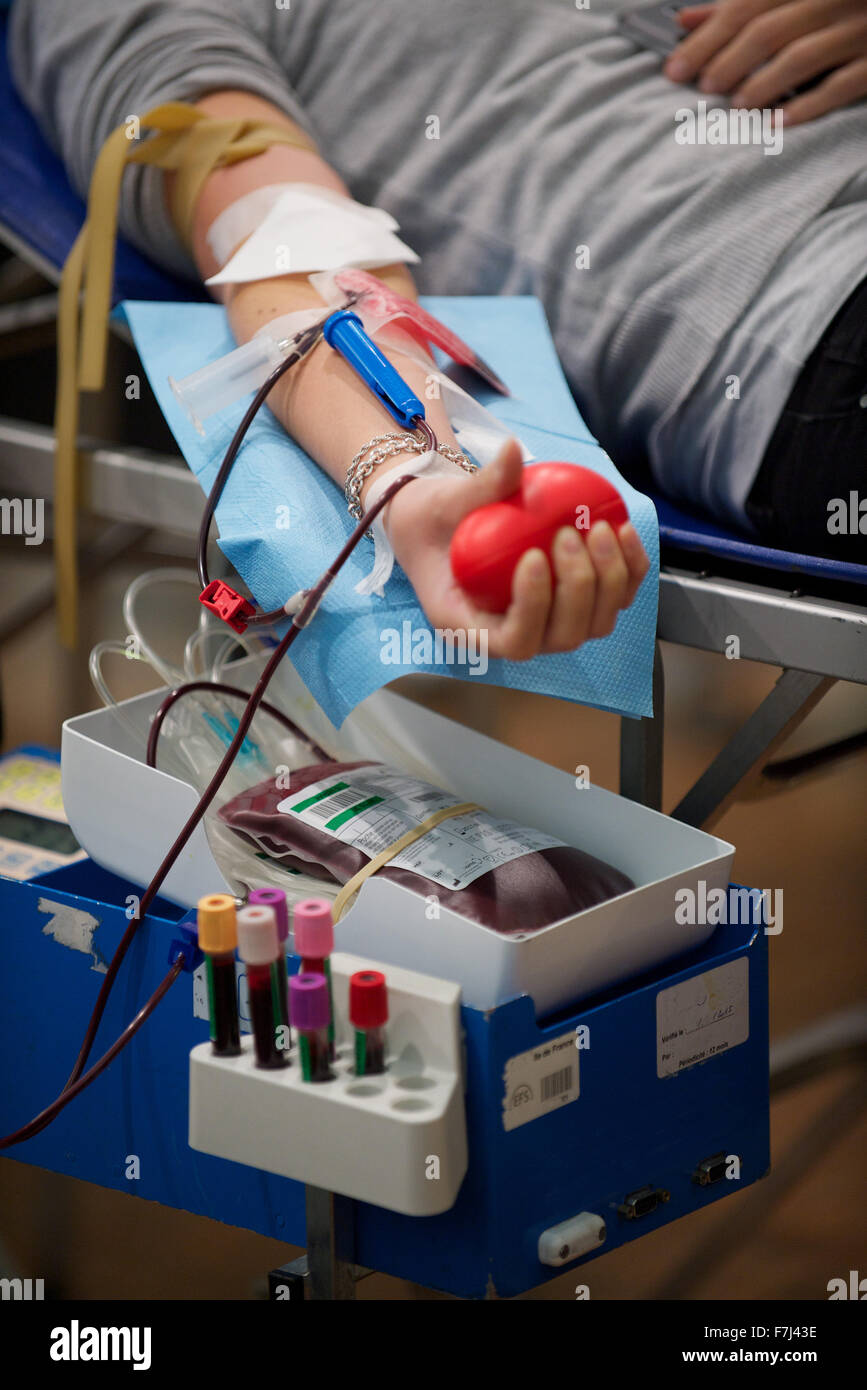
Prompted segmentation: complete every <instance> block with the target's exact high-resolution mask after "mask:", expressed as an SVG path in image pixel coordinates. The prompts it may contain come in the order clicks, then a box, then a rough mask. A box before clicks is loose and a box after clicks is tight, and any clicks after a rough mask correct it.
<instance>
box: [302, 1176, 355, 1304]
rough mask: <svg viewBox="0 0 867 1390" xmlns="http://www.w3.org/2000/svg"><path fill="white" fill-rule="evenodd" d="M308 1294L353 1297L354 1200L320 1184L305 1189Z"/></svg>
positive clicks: (312, 1295)
mask: <svg viewBox="0 0 867 1390" xmlns="http://www.w3.org/2000/svg"><path fill="white" fill-rule="evenodd" d="M305 1211H306V1216H307V1271H308V1272H307V1297H308V1298H311V1299H326V1300H329V1301H332V1300H335V1299H350V1298H355V1265H354V1264H353V1260H352V1256H353V1252H354V1246H355V1239H354V1236H355V1233H354V1212H353V1203H352V1202H351V1201H350V1199H349V1198H348V1197H338V1196H336V1195H335V1193H333V1192H326V1191H325V1190H324V1189H323V1188H321V1187H311V1186H310V1185H309V1183H308V1185H307V1187H306V1189H305Z"/></svg>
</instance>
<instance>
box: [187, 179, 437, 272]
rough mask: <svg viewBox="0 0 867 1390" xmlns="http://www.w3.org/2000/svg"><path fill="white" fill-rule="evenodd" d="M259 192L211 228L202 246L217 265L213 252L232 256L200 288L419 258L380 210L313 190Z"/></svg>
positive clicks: (294, 186) (286, 187) (289, 187)
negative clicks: (231, 251)
mask: <svg viewBox="0 0 867 1390" xmlns="http://www.w3.org/2000/svg"><path fill="white" fill-rule="evenodd" d="M260 193H262V190H256V192H255V193H254V194H249V193H247V194H245V195H244V196H243V197H242V198H239V199H238V200H237V202H235V203H232V204H231V205H230V206H229V207H228V208H226V209H225V210H224V211H223V212H222V213H220V216H219V217H217V218H216V219H215V221H214V222H213V223H212V224H211V227H210V229H209V232H208V240H209V242H211V246H212V249H215V248H216V249H215V255H216V256H217V260H222V259H223V257H222V255H220V254H217V249H218V250H219V252H222V253H224V254H228V250H229V249H232V248H234V247H237V250H235V251H234V254H232V255H231V256H230V258H229V260H228V261H227V262H226V263H225V264H224V265H223V267H222V269H221V270H219V271H218V272H217V273H216V274H215V275H212V276H211V277H210V279H209V280H207V281H206V282H205V283H206V284H208V285H225V284H242V283H244V282H246V281H248V280H269V279H273V278H274V277H275V276H278V275H294V274H306V273H310V272H314V271H323V270H337V269H340V268H341V267H347V266H352V267H356V268H361V269H363V268H365V267H376V266H384V265H392V264H394V263H395V262H397V261H402V262H404V263H408V264H412V263H414V262H416V261H418V259H419V258H418V256H417V255H416V254H415V252H414V251H413V250H411V249H410V247H409V246H407V245H406V243H405V242H403V241H401V239H400V237H399V236H397V235H396V233H397V231H398V230H399V228H398V224H397V222H396V221H395V220H394V218H393V217H392V216H391V214H390V213H387V212H385V211H384V209H382V208H371V207H366V206H365V205H364V204H363V203H356V202H354V201H353V199H351V198H346V197H343V196H342V195H341V194H339V193H335V192H334V190H332V189H328V188H319V187H317V186H316V185H315V184H305V183H290V184H283V185H279V184H278V185H270V186H269V189H268V190H265V195H264V196H262V197H260ZM264 209H267V210H265V211H264V215H263V210H264ZM243 237H246V240H242V238H243ZM239 241H241V245H238V242H239Z"/></svg>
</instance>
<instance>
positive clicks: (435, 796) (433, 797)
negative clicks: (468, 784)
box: [413, 791, 443, 806]
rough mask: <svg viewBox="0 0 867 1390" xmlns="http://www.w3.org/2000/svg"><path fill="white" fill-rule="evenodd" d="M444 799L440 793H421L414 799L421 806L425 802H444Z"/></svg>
mask: <svg viewBox="0 0 867 1390" xmlns="http://www.w3.org/2000/svg"><path fill="white" fill-rule="evenodd" d="M442 798H443V794H442V792H440V791H432V792H420V793H419V794H418V795H417V796H415V797H413V800H414V801H416V802H417V803H418V804H419V805H420V806H421V805H423V804H424V802H425V801H442Z"/></svg>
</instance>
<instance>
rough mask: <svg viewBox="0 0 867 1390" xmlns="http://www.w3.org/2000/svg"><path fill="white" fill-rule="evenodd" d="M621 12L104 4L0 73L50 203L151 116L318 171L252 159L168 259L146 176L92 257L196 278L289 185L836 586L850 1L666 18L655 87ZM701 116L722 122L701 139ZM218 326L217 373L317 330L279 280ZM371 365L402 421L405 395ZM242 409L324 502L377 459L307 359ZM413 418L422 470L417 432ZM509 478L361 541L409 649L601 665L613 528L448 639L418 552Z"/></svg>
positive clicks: (223, 178) (348, 398) (451, 2)
mask: <svg viewBox="0 0 867 1390" xmlns="http://www.w3.org/2000/svg"><path fill="white" fill-rule="evenodd" d="M635 8H637V6H636V5H635V3H633V0H593V4H592V6H589V7H587V8H584V7H579V6H578V5H575V4H571V3H570V4H567V3H566V0H563V3H552V4H546V5H527V4H526V3H525V0H496V2H495V3H482V0H475V2H474V3H468V0H438V3H437V4H436V5H431V4H430V3H429V0H377V3H376V4H369V5H366V6H359V5H358V4H357V0H329V3H328V4H324V3H322V0H294V3H293V4H292V5H291V7H289V6H288V5H287V6H283V5H282V4H261V3H258V0H226V3H225V4H224V5H223V6H221V7H219V9H214V8H213V7H212V6H209V5H206V4H204V3H201V2H200V0H181V3H178V0H172V3H168V2H167V0H166V2H163V0H128V3H126V4H125V5H124V6H123V8H122V11H120V12H118V11H117V10H116V8H115V6H114V5H113V4H112V0H78V3H76V5H74V6H70V5H68V4H66V3H64V0H16V3H15V5H14V7H13V10H12V16H11V21H10V61H11V64H12V70H13V75H14V78H15V81H16V85H17V86H18V88H19V91H20V92H21V94H22V96H23V98H24V100H25V101H26V102H27V104H28V106H29V107H30V108H31V110H32V111H33V112H34V114H35V115H36V117H37V119H38V120H39V121H40V123H41V125H42V128H43V130H44V131H45V133H46V135H47V136H48V138H49V139H51V140H52V142H53V143H54V145H55V146H56V147H57V148H58V149H59V150H60V152H61V153H62V155H63V158H64V160H65V163H66V166H67V168H68V170H69V172H70V176H71V178H72V180H73V182H74V184H75V185H76V186H77V187H78V188H79V190H80V191H81V192H85V191H86V189H87V186H88V181H89V177H90V173H91V171H92V168H93V165H94V162H95V159H96V156H97V154H98V151H99V149H100V147H101V145H102V142H103V141H104V140H105V138H106V137H107V136H108V134H109V133H110V131H111V130H113V129H114V128H116V127H117V126H118V125H120V124H121V123H122V122H123V121H124V119H125V118H126V117H127V116H128V115H129V113H130V112H142V111H146V110H148V109H150V108H151V107H153V106H154V105H156V104H158V103H160V102H164V101H169V100H183V101H190V102H195V103H196V104H197V105H198V106H199V107H200V108H201V109H202V110H204V111H206V112H207V113H209V114H212V115H214V116H219V117H235V116H240V117H244V116H249V117H252V118H258V119H264V120H267V121H268V122H269V123H271V124H277V125H281V126H283V127H285V128H286V129H287V130H299V129H300V130H301V131H303V132H306V133H307V134H308V135H311V136H312V137H313V138H314V139H315V141H316V145H317V149H318V152H314V151H313V150H310V149H300V148H293V147H290V146H274V147H272V148H271V149H270V150H268V151H266V152H265V153H263V154H261V155H258V156H255V157H253V158H250V159H247V160H244V161H242V162H241V163H239V164H236V165H233V166H232V167H227V168H222V169H219V170H217V171H215V172H213V173H212V174H211V175H210V177H209V178H208V180H207V181H206V183H205V185H204V187H203V189H202V191H201V194H200V196H199V199H198V202H197V204H196V207H195V210H194V223H193V230H192V254H190V250H189V249H188V248H186V247H184V246H183V245H182V244H181V242H180V239H179V237H178V235H177V233H176V231H175V229H174V227H173V224H172V222H171V219H170V217H169V215H168V211H167V206H166V191H167V190H166V182H167V180H166V177H165V176H164V175H163V174H161V173H160V172H159V171H156V170H151V169H144V170H140V171H135V172H130V171H128V172H127V174H126V176H125V181H124V186H123V195H122V205H121V216H120V226H121V229H122V231H123V232H124V234H125V235H126V236H127V237H128V238H129V239H130V240H131V241H133V242H134V243H135V244H136V245H138V246H139V247H140V248H141V249H143V250H144V251H145V252H146V253H147V254H148V255H150V256H152V257H153V258H154V259H155V260H157V261H158V262H160V263H161V264H162V265H163V266H165V267H166V269H169V270H172V271H174V272H175V273H181V274H186V275H188V276H193V275H198V276H200V277H203V278H207V277H208V276H209V275H211V274H212V273H213V272H214V271H215V270H217V269H218V266H217V264H216V262H215V260H214V257H213V254H212V252H211V250H210V247H209V245H208V242H207V238H206V233H207V230H208V228H209V227H210V226H211V224H212V223H213V221H214V219H215V218H216V217H217V216H218V214H219V213H220V212H221V211H222V210H223V209H225V208H226V207H227V206H229V205H230V204H231V203H232V202H234V201H235V200H236V199H238V198H239V197H240V196H242V195H243V194H245V193H247V192H248V191H250V190H251V189H253V188H255V187H260V186H264V185H267V184H274V183H281V182H295V181H298V182H305V183H308V184H309V183H312V184H318V185H320V186H322V187H323V188H325V189H331V190H334V191H336V192H338V193H341V194H344V195H346V196H351V197H354V198H356V199H358V200H359V201H360V202H364V203H368V204H372V205H377V206H380V207H384V208H386V209H387V210H388V211H389V212H391V213H392V214H393V215H394V216H395V218H396V219H397V221H398V223H399V224H400V234H401V237H402V239H403V240H405V241H406V242H408V243H409V245H411V246H412V247H413V249H414V250H415V251H416V252H417V253H418V254H419V255H420V257H421V262H420V265H419V266H418V267H416V270H415V272H414V279H413V278H412V277H410V275H409V272H408V271H407V270H406V268H405V267H404V266H399V265H398V266H383V267H380V268H379V269H378V270H377V271H376V273H377V274H379V275H380V276H381V278H383V279H384V280H385V281H386V282H387V283H388V284H391V285H393V286H394V287H395V288H397V289H399V290H400V291H401V292H403V293H409V294H415V293H416V284H417V286H418V289H419V290H421V291H423V292H425V293H431V294H491V293H503V294H535V295H537V296H538V297H539V298H540V299H541V300H542V302H543V304H544V306H545V309H546V312H547V315H548V320H549V323H550V325H551V329H552V332H553V334H554V337H555V342H556V345H557V348H558V352H559V354H560V358H561V361H562V363H563V366H564V370H565V371H566V374H567V377H568V379H569V382H570V385H571V387H572V389H573V392H574V393H575V396H576V399H577V402H578V405H579V407H580V408H581V410H582V413H583V414H584V416H585V418H586V420H587V421H588V424H589V425H590V427H591V429H592V430H593V432H594V434H595V435H596V437H597V438H598V439H599V441H600V443H601V444H602V445H603V446H604V447H605V448H606V449H607V451H608V453H609V454H610V455H611V457H612V458H613V460H614V462H615V463H616V464H617V466H618V467H619V468H621V470H622V471H624V473H626V474H627V476H632V477H634V478H635V479H636V480H638V481H640V479H641V478H642V477H643V476H644V475H645V472H646V471H649V474H650V475H651V477H652V479H653V481H654V482H655V484H656V485H657V486H658V487H659V488H660V489H661V490H662V491H664V492H666V493H667V494H668V495H669V496H671V497H673V498H674V499H676V500H681V501H683V502H685V503H687V504H689V505H692V506H696V507H702V508H704V509H706V510H708V511H709V512H710V513H711V514H712V515H714V516H716V517H717V518H718V519H719V520H721V521H722V522H723V523H735V524H739V525H741V526H743V527H745V528H752V530H753V532H754V533H755V532H758V534H760V535H761V536H762V537H764V538H766V539H767V540H769V541H770V542H771V543H775V544H778V545H782V546H784V547H785V548H787V549H797V548H801V549H804V550H809V551H812V552H814V553H825V554H831V555H832V556H835V557H837V558H849V557H851V556H853V555H854V554H855V552H856V549H857V550H863V538H860V539H859V537H858V536H857V535H852V534H840V533H833V534H832V532H831V530H830V528H829V524H828V518H829V509H830V506H831V504H832V502H833V501H834V500H835V499H838V498H840V497H848V496H849V494H850V492H851V491H852V490H856V489H857V488H858V487H859V486H861V485H862V484H863V479H864V469H865V460H867V448H865V445H867V410H865V408H864V403H865V402H867V281H865V279H864V264H863V248H864V246H865V244H867V155H865V151H867V140H865V134H867V107H865V105H864V103H863V100H862V99H863V97H864V96H865V94H867V22H865V13H864V6H863V0H779V3H778V2H777V0H720V3H719V4H718V5H717V6H716V7H710V6H700V7H697V8H695V9H693V10H691V11H689V12H687V13H686V14H685V16H684V19H685V24H684V28H685V35H686V36H685V39H684V42H683V43H682V44H681V45H680V46H679V48H678V50H677V52H676V53H675V54H674V55H673V56H672V58H671V59H670V60H669V64H668V69H667V74H668V75H666V72H664V71H663V70H661V67H660V60H659V59H658V58H657V57H656V56H655V55H653V54H651V53H648V52H645V51H642V50H639V49H638V48H637V46H636V44H635V43H634V42H633V41H631V40H630V39H628V38H627V37H626V36H625V35H623V34H621V33H620V32H619V30H618V27H617V16H618V14H619V13H621V12H623V11H626V10H630V9H635ZM687 29H689V30H691V32H690V33H688V34H686V30H687ZM675 79H676V80H677V81H678V82H692V81H693V80H697V82H698V87H699V88H700V90H698V89H697V88H696V87H695V86H683V85H675ZM814 79H818V81H816V82H815V84H814V85H813V87H812V88H811V90H808V91H802V92H801V94H800V95H795V96H791V93H792V91H793V90H794V89H796V88H801V87H802V86H803V84H804V83H806V82H810V81H811V80H814ZM702 91H706V92H709V93H713V92H719V93H720V94H727V97H728V98H730V99H731V100H730V101H729V100H728V99H724V100H723V101H722V102H721V103H718V105H717V107H716V108H714V109H715V111H717V113H718V118H717V120H716V121H715V122H709V121H708V115H709V113H708V109H707V108H708V106H709V102H708V101H707V100H706V99H705V98H703V97H702V96H701V92H702ZM758 101H761V102H762V103H766V104H771V103H774V104H777V105H779V106H781V107H782V110H783V119H782V123H779V122H773V121H771V122H765V121H760V122H759V123H758V126H753V127H750V126H749V124H747V125H746V126H744V125H743V124H742V123H738V122H736V121H732V120H729V121H728V123H727V124H726V122H721V120H720V119H719V113H722V114H724V115H726V116H735V115H737V111H736V110H735V108H736V107H737V106H738V105H739V104H741V103H742V102H758ZM852 103H855V104H854V105H853V104H852ZM730 107H731V109H730ZM762 114H763V115H765V114H768V113H762ZM687 118H690V119H687ZM818 118H820V119H818ZM711 129H713V132H714V133H713V136H711V134H710V132H711ZM744 130H747V132H749V131H750V130H752V136H753V138H751V139H746V140H745V139H744V138H743V133H744ZM756 132H758V138H755V137H756ZM724 136H725V138H723V137H724ZM222 297H223V299H224V302H225V303H226V306H227V310H228V313H229V316H230V320H231V324H232V328H233V331H234V333H235V335H236V337H237V339H238V341H239V342H240V341H245V340H246V339H248V338H249V337H250V336H251V335H252V334H253V333H254V332H255V331H256V329H257V328H258V327H259V326H260V325H261V324H262V323H264V322H266V321H268V320H269V319H272V318H274V317H276V316H278V315H280V314H284V313H287V312H290V311H292V310H293V309H301V308H305V307H311V306H318V305H319V303H320V302H321V301H320V300H319V298H318V296H317V295H316V294H315V292H314V291H313V289H312V288H311V286H310V285H309V283H308V282H307V279H306V276H305V275H301V276H292V275H286V276H282V277H279V278H276V279H275V278H269V279H267V280H262V281H258V282H255V281H254V282H251V283H247V284H243V285H237V286H231V287H227V288H224V289H223V291H222ZM393 360H394V361H395V365H396V366H397V367H398V369H399V370H400V371H401V372H402V374H403V375H404V376H405V378H406V379H407V381H408V382H409V384H410V385H411V386H413V387H414V389H416V391H417V392H418V391H419V388H420V386H421V385H422V384H423V381H422V375H423V374H422V369H421V368H419V367H417V366H416V365H415V364H413V363H412V362H410V361H409V359H407V358H405V357H403V355H402V354H397V353H395V354H393ZM270 403H271V404H272V408H274V409H275V412H276V413H277V414H278V415H279V417H280V418H281V419H282V420H283V422H284V423H285V425H286V427H287V429H289V430H290V431H291V433H292V434H293V436H294V437H295V438H296V439H297V440H298V441H299V443H301V444H302V445H303V447H304V448H305V449H307V451H308V452H309V453H310V454H311V456H312V457H313V458H315V459H316V460H317V462H319V463H320V465H321V466H322V467H323V468H324V469H325V470H326V471H327V472H328V473H329V475H330V476H331V477H333V478H334V479H335V481H336V482H338V483H342V482H343V481H344V479H345V476H346V470H347V465H348V461H349V460H350V459H351V458H352V457H353V456H354V454H355V453H356V451H357V450H358V449H359V448H360V447H361V446H362V445H363V444H365V443H366V442H367V441H369V440H370V439H371V438H372V437H373V436H374V435H376V434H378V433H380V432H381V431H382V428H383V422H382V416H381V413H380V410H379V408H378V407H377V406H376V404H375V403H374V402H373V401H372V400H371V399H370V398H369V396H368V395H367V393H366V390H365V388H364V387H363V386H362V385H361V384H360V383H359V382H358V380H357V378H356V377H355V376H354V374H353V373H352V372H351V370H350V369H349V368H348V367H347V366H346V364H345V363H343V362H341V361H340V360H338V359H336V358H335V356H334V355H333V354H328V353H327V351H324V350H321V349H316V350H314V352H313V353H312V354H311V355H310V357H309V359H308V360H307V361H306V362H305V363H304V364H302V366H301V367H300V368H299V369H298V370H293V371H292V372H291V373H289V374H288V375H287V377H286V378H284V379H283V380H282V381H281V383H280V384H279V386H278V387H277V388H276V389H275V391H274V392H273V394H272V398H271V402H270ZM430 407H431V409H430V416H431V424H432V425H433V427H434V429H435V430H436V432H437V434H438V436H439V438H440V439H441V441H442V442H444V443H454V440H453V436H452V433H451V431H450V429H449V426H448V421H447V419H446V418H445V414H444V410H443V408H442V405H441V403H438V402H436V401H432V402H430ZM400 462H401V459H400V456H396V457H395V459H394V460H393V461H389V462H388V463H387V464H383V465H381V466H380V468H379V469H378V470H377V472H376V474H375V475H374V476H381V475H382V473H383V470H384V469H385V468H395V467H399V466H400ZM519 469H520V458H519V453H518V449H517V447H516V446H515V445H514V444H510V445H508V446H506V447H505V448H504V449H503V451H502V453H501V454H500V456H499V458H498V459H497V460H496V462H495V463H494V464H492V465H489V466H488V467H487V468H486V469H485V470H483V472H482V473H481V474H480V475H479V476H477V477H468V476H466V475H464V474H462V473H459V472H458V471H457V466H456V472H455V477H454V479H452V478H443V479H438V480H429V481H428V482H426V484H425V486H424V487H421V486H419V487H416V486H414V485H413V486H409V487H407V488H405V489H404V490H403V491H402V492H401V493H400V494H399V496H398V497H397V498H396V499H395V501H394V503H393V504H392V507H391V515H390V518H389V531H390V534H391V537H392V541H393V544H394V548H395V551H396V554H397V558H398V560H399V561H400V563H401V565H402V566H403V568H404V570H405V571H406V573H407V575H408V577H409V578H410V580H411V582H412V584H413V586H414V588H415V590H416V592H417V594H418V597H419V599H420V601H421V603H422V606H423V607H424V609H425V611H426V613H427V615H428V617H429V619H430V620H431V622H432V623H433V624H434V625H435V626H438V627H451V628H460V627H478V626H482V625H483V626H486V627H487V628H488V631H489V650H490V653H491V655H502V656H507V657H511V658H513V659H521V658H528V657H531V656H533V655H535V654H536V653H537V652H540V651H561V650H568V649H571V648H574V647H577V646H579V645H580V644H581V643H582V642H584V641H586V640H588V639H591V638H596V637H601V636H604V635H607V634H608V633H609V632H611V631H612V629H613V626H614V624H615V621H616V618H617V613H618V611H619V610H620V609H621V608H623V607H625V606H627V605H628V604H629V603H630V602H631V601H632V599H633V598H634V595H635V593H636V591H637V589H638V586H639V584H640V582H641V580H642V578H643V576H644V574H645V573H646V571H647V564H648V562H647V559H646V556H645V555H644V551H643V548H642V546H641V543H640V540H639V538H638V536H637V534H636V533H635V531H634V529H633V528H632V527H631V526H626V527H624V528H622V529H621V530H620V531H619V533H618V534H616V535H615V534H614V533H613V532H612V530H611V529H610V527H608V526H607V525H606V524H605V523H600V524H598V525H597V527H595V528H594V529H593V530H592V531H591V532H590V533H589V534H588V535H587V537H586V541H585V540H583V539H582V538H581V536H580V535H578V533H577V532H575V531H574V530H567V531H565V532H564V533H562V534H561V536H560V537H559V538H558V542H557V546H556V550H555V568H556V583H555V584H554V585H552V584H551V580H550V576H549V571H548V568H547V565H546V564H545V562H544V557H543V556H542V554H541V552H539V551H536V552H532V551H531V552H529V553H528V554H527V555H526V556H525V557H524V559H523V561H522V563H521V566H520V569H519V572H518V573H517V575H516V584H515V589H514V601H513V604H512V607H511V609H510V610H509V612H508V613H507V614H506V615H504V616H503V617H502V618H498V619H495V618H493V617H492V616H490V615H482V614H480V613H479V612H478V611H476V610H474V609H473V608H472V607H471V606H470V605H469V603H468V600H467V598H466V596H465V595H463V594H462V592H461V591H460V589H458V588H457V586H456V585H455V584H454V581H453V579H452V577H451V572H450V568H449V563H448V545H449V540H450V537H451V535H452V533H453V531H454V528H455V526H456V525H457V522H458V521H459V520H460V518H461V517H462V516H463V515H464V514H465V513H466V512H467V511H469V510H471V509H472V508H475V507H477V506H479V505H482V504H484V503H486V502H489V501H491V500H494V499H496V498H498V497H502V496H504V495H507V494H508V493H509V492H511V491H513V490H514V489H515V487H516V485H517V480H518V476H519ZM370 481H372V480H370ZM368 486H369V483H368ZM365 490H366V489H365ZM363 497H364V492H363V493H362V500H363Z"/></svg>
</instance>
